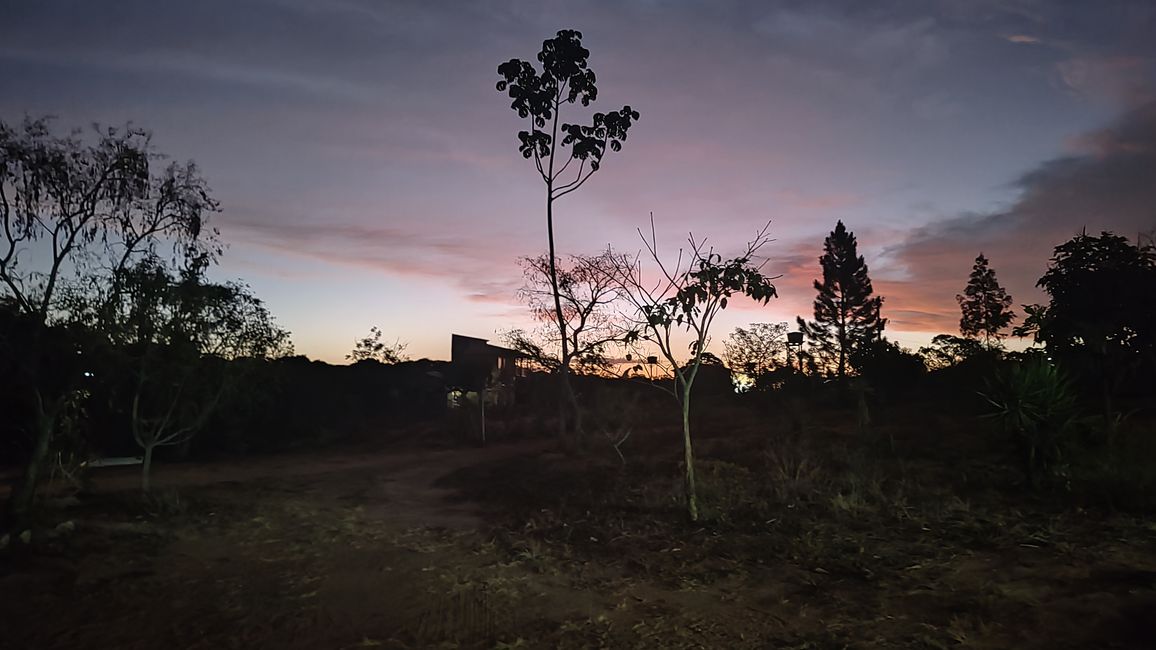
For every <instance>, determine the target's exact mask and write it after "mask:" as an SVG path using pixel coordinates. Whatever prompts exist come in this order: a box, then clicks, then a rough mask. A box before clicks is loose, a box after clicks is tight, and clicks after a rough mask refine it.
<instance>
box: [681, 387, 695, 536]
mask: <svg viewBox="0 0 1156 650" xmlns="http://www.w3.org/2000/svg"><path fill="white" fill-rule="evenodd" d="M682 451H683V461H684V462H685V463H686V512H687V515H689V516H690V520H691V521H698V490H697V488H696V487H695V482H694V450H693V448H692V447H691V444H690V387H689V386H688V387H686V388H685V389H683V391H682Z"/></svg>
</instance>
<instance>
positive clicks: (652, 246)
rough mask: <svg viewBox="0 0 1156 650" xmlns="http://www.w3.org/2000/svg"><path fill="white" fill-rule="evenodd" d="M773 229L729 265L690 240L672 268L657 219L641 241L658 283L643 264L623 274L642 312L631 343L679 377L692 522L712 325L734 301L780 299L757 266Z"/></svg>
mask: <svg viewBox="0 0 1156 650" xmlns="http://www.w3.org/2000/svg"><path fill="white" fill-rule="evenodd" d="M768 228H769V224H768V225H767V226H765V227H763V229H762V230H760V231H759V232H758V233H756V235H755V238H754V239H753V240H751V241H750V242H748V243H747V246H746V249H745V250H744V251H743V253H742V254H740V255H738V256H737V257H733V258H730V259H725V260H724V259H723V258H722V256H721V255H719V254H718V253H716V252H715V251H714V249H713V248H709V247H707V245H706V240H702V241H699V240H696V239H695V238H694V236H693V235H691V236H690V238H689V249H688V250H687V251H686V253H687V254H686V255H684V252H683V251H681V250H680V251H679V255H678V261H677V262H676V263H675V264H674V265H673V266H668V265H667V264H666V263H664V262H663V259H662V256H661V255H660V254H659V252H658V244H657V240H656V237H655V234H654V222H653V219H652V220H651V235H650V239H647V238H646V237H645V236H644V235H642V232H641V231H639V236H641V237H642V240H643V243H644V244H645V245H646V248H647V251H648V252H649V254H650V257H651V258H652V259H653V260H654V262H655V264H656V266H657V267H658V271H659V274H658V275H659V277H658V278H657V280H654V281H651V280H649V279H648V278H645V277H644V276H643V273H642V265H641V261H640V260H637V261H635V262H634V263H631V264H624V265H622V266H620V267H619V269H618V271H619V275H618V278H619V282H620V284H621V286H622V289H623V292H624V294H625V295H626V297H627V298H628V300H629V301H630V302H631V303H632V304H633V306H634V307H635V308H636V310H637V316H638V321H637V324H636V327H637V329H636V330H635V331H634V336H633V337H632V338H633V339H634V340H637V341H642V342H645V343H648V344H650V345H651V346H653V347H655V348H658V350H659V352H660V353H661V354H662V357H663V358H664V359H665V360H666V363H667V364H668V366H669V368H670V372H671V374H673V375H674V380H675V386H674V390H670V391H669V392H670V393H671V394H672V395H673V396H674V397H675V399H677V400H678V402H679V405H680V406H681V408H682V440H683V460H684V468H685V472H686V474H685V481H686V504H687V513H688V514H689V516H690V519H691V521H697V520H698V516H699V509H698V493H697V491H696V488H695V475H694V451H693V447H692V444H691V432H690V404H691V400H690V398H691V389H692V388H693V387H694V383H695V378H696V377H697V376H698V374H699V370H700V369H701V368H702V366H703V364H704V362H706V361H707V359H708V356H707V355H708V354H709V353H707V352H706V347H707V344H709V343H710V328H711V325H713V323H714V319H715V317H717V316H718V314H719V312H720V311H722V310H723V309H726V307H727V304H728V302H729V301H730V299H731V298H732V297H734V296H736V295H741V296H747V297H749V298H751V299H753V300H755V301H756V302H759V303H764V304H765V303H767V302H768V301H770V299H771V298H775V297H777V292H776V289H775V286H774V285H773V284H772V283H771V281H772V280H774V279H775V278H772V277H767V276H766V275H763V272H762V265H758V264H755V263H754V259H755V255H756V254H757V253H758V251H759V249H761V248H762V247H763V246H764V245H765V244H766V243H767V242H768V241H769V238H768V236H767V229H768ZM684 260H685V262H684ZM678 330H682V331H683V332H686V333H688V334H689V335H690V337H691V342H690V345H689V351H690V361H689V362H687V363H685V364H680V363H679V362H678V359H677V356H678V355H677V354H676V347H675V346H676V344H675V341H674V339H675V333H676V332H677V331H678ZM710 356H711V357H713V356H714V355H710ZM714 358H715V359H717V357H714ZM720 365H721V364H720Z"/></svg>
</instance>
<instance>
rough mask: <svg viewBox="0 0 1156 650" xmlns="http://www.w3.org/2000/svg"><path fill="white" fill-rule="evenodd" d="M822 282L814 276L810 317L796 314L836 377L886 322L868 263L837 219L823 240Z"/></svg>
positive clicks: (880, 299) (804, 330) (845, 228)
mask: <svg viewBox="0 0 1156 650" xmlns="http://www.w3.org/2000/svg"><path fill="white" fill-rule="evenodd" d="M819 264H820V265H821V266H822V268H823V279H822V281H819V280H815V291H817V292H818V293H819V295H818V296H816V297H815V305H814V307H815V320H813V321H810V322H807V321H805V320H803V318H802V317H799V319H798V323H799V328H800V329H802V330H803V332H804V333H805V334H806V335H807V338H808V340H810V342H811V344H812V346H813V348H814V350H815V351H816V352H817V353H818V355H819V356H821V357H823V358H824V359H825V360H826V361H827V362H828V363H831V364H834V365H835V367H836V370H837V372H838V375H839V378H840V379H842V378H844V377H846V376H847V363H848V360H849V359H850V357H851V353H852V352H853V351H854V350H855V349H856V348H858V347H860V346H862V345H863V344H865V343H871V342H874V341H877V340H878V339H879V337H880V336H881V335H882V333H883V327H884V326H885V325H886V324H887V320H886V319H884V318H880V317H879V309H880V307H881V306H882V305H883V298H882V297H879V296H875V295H874V290H873V289H872V287H871V278H869V277H868V276H867V264H866V262H864V261H863V256H862V255H860V254H859V252H858V244H857V243H856V241H855V234H854V233H852V232H850V231H849V230H847V227H846V226H844V225H843V222H842V221H839V222H838V223H837V224H836V225H835V230H833V231H831V234H829V235H827V238H826V239H825V240H824V241H823V255H822V256H821V257H819Z"/></svg>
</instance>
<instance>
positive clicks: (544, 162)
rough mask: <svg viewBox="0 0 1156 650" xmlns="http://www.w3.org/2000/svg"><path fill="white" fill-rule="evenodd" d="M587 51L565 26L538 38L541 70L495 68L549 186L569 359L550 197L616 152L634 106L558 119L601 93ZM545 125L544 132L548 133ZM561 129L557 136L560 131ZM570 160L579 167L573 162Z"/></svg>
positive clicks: (563, 373)
mask: <svg viewBox="0 0 1156 650" xmlns="http://www.w3.org/2000/svg"><path fill="white" fill-rule="evenodd" d="M589 57H590V51H589V50H587V49H586V48H584V47H582V33H581V32H578V31H574V30H562V31H559V32H558V34H557V35H556V36H555V37H554V38H551V39H547V40H545V41H543V42H542V50H541V51H540V52H539V53H538V62H539V63H540V64H541V67H542V71H541V72H538V70H536V69H535V68H534V66H533V64H531V63H529V62H527V61H522V60H521V59H510V60H509V61H507V62H505V63H503V64H501V65H499V66H498V75H499V76H501V79H500V80H499V81H498V84H497V88H498V90H499V91H502V92H507V93H508V94H509V96H510V99H512V100H513V101H511V102H510V108H512V109H514V110H515V111H517V113H518V117H521V118H523V119H528V120H529V121H530V129H529V130H528V131H520V132H518V140H519V142H520V143H521V144H520V145H519V147H518V150H519V151H521V153H522V157H523V158H532V159H533V160H534V167H535V169H537V170H538V175H539V176H541V177H542V182H544V183H545V184H546V238H547V241H548V242H549V248H550V251H549V257H548V260H549V267H550V268H549V270H550V286H551V289H552V291H553V294H554V314H555V317H556V320H555V323H556V324H557V326H558V335H559V339H560V340H561V343H562V358H564V359H565V358H567V357H568V356H569V347H570V343H569V341H568V340H567V339H568V337H567V333H566V316H565V311H564V309H563V307H562V297H561V295H560V293H559V291H558V270H557V254H556V253H555V247H554V201H556V200H558V199H560V198H562V197H563V196H565V195H567V194H569V193H571V192H573V191H575V190H577V189H578V188H579V187H582V185H583V184H584V183H586V181H587V180H589V179H590V176H592V175H593V174H594V172H596V171H598V169H599V167H600V166H601V164H602V156H603V155H605V153H606V148H607V147H609V148H610V150H611V151H620V150H621V149H622V141H623V140H625V139H626V133H627V131H628V130H629V129H630V127H631V125H632V124H633V123H634V121H635V120H637V119H638V111H636V110H634V109H632V108H630V106H623V107H622V108H621V109H620V110H618V111H611V112H610V113H594V115H593V117H592V118H591V122H590V125H589V126H586V125H582V124H570V123H566V122H562V121H560V114H561V111H562V107H563V105H565V104H570V105H573V104H575V103H581V104H582V106H589V105H590V103H591V102H593V101H595V100H596V99H597V98H598V88H597V86H595V77H594V71H593V70H591V69H590V68H589V67H588V66H587V59H588V58H589ZM547 129H548V131H547ZM559 131H561V132H562V138H561V139H559V137H558V132H559ZM575 160H577V161H578V164H577V165H576V166H574V167H573V168H572V167H571V163H573V162H574V161H575ZM569 374H570V368H569V367H568V366H567V365H565V364H563V365H560V366H559V367H558V375H559V378H560V381H561V391H562V396H563V398H562V399H563V401H562V402H561V404H560V408H561V409H562V410H564V409H565V406H564V404H566V403H569V404H570V406H571V408H572V409H573V411H574V412H575V413H577V409H578V403H577V398H576V397H575V395H574V391H573V388H572V387H571V386H570V377H569ZM558 426H559V429H560V433H562V434H564V433H565V429H566V418H565V417H559V424H558Z"/></svg>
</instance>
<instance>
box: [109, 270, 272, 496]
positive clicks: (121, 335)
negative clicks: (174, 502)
mask: <svg viewBox="0 0 1156 650" xmlns="http://www.w3.org/2000/svg"><path fill="white" fill-rule="evenodd" d="M206 266H207V263H206V261H205V260H204V259H203V258H202V259H200V260H192V261H190V262H189V264H188V266H186V267H185V268H184V269H182V270H181V272H180V273H179V275H178V276H174V275H173V274H172V273H171V272H170V271H169V269H168V268H166V266H165V265H164V264H163V263H162V261H161V260H159V259H157V258H155V257H152V258H145V259H144V260H142V261H141V262H139V263H137V264H136V265H134V266H132V267H130V268H128V269H126V270H125V271H124V273H123V277H122V278H121V279H120V282H119V286H120V287H121V289H122V290H121V291H119V292H118V293H117V295H116V300H115V301H114V302H113V303H111V304H108V305H106V306H105V309H103V310H102V311H101V312H100V313H97V314H94V315H93V317H94V318H95V321H94V322H93V323H92V324H93V325H94V326H96V328H97V329H98V330H99V331H101V332H103V333H105V334H106V335H107V336H108V337H109V339H110V342H111V343H112V345H113V346H114V347H115V348H116V350H117V351H118V352H119V353H120V357H121V359H120V364H119V365H121V367H122V368H123V369H124V371H125V373H124V374H125V377H124V380H123V381H122V384H123V385H122V389H121V392H122V393H123V394H124V397H125V399H126V401H127V402H128V403H129V406H128V411H129V422H130V426H131V429H132V436H133V440H134V441H135V442H136V443H137V445H139V446H140V448H141V450H142V451H143V452H144V460H143V463H142V466H141V489H142V490H143V491H144V492H146V493H147V492H149V488H150V471H151V468H152V460H153V454H154V452H155V450H156V449H157V448H158V447H165V446H173V445H180V444H184V443H186V442H188V441H189V440H191V439H192V437H193V436H194V435H196V434H197V432H198V431H200V429H201V428H203V426H204V425H205V423H206V422H207V421H208V419H209V417H210V416H211V415H212V413H213V412H214V411H215V409H216V407H217V405H218V404H219V402H220V400H221V396H222V394H223V393H224V392H225V391H226V390H227V389H228V388H229V387H231V386H233V385H234V384H235V381H236V379H237V377H236V372H237V371H238V370H239V368H240V366H239V365H238V364H236V363H226V362H228V361H235V360H237V359H242V358H247V359H267V358H273V357H282V356H287V355H288V354H291V353H292V345H291V344H290V343H289V334H288V332H286V331H285V330H283V329H281V328H280V327H277V325H276V324H275V323H274V322H273V319H272V317H271V316H270V315H269V312H268V310H267V309H266V308H265V306H264V304H263V303H262V302H261V301H260V300H259V299H257V298H256V297H254V296H253V295H252V293H251V291H250V290H249V288H248V287H247V286H245V285H242V284H239V283H235V282H234V283H226V284H215V283H206V282H205V281H204V276H203V273H204V271H205V267H206Z"/></svg>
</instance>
